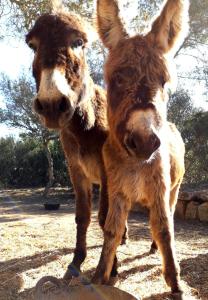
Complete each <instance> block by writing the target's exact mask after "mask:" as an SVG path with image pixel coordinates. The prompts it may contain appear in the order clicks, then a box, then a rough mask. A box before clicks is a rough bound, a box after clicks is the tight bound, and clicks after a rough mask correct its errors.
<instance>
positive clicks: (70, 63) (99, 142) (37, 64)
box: [26, 12, 108, 279]
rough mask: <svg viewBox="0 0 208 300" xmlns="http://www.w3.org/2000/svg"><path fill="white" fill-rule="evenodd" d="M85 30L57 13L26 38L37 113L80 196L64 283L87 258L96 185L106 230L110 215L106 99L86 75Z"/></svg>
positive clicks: (74, 18)
mask: <svg viewBox="0 0 208 300" xmlns="http://www.w3.org/2000/svg"><path fill="white" fill-rule="evenodd" d="M85 29H86V26H85V24H84V22H83V21H82V20H81V19H80V18H79V17H77V16H76V15H72V14H69V13H66V12H58V13H55V12H54V13H53V14H44V15H42V16H41V17H39V18H38V19H37V21H36V22H35V25H34V27H33V28H32V29H31V31H30V32H29V33H28V34H27V36H26V42H27V43H28V45H29V46H30V47H31V48H33V49H34V61H33V75H34V77H35V80H36V85H37V97H36V98H35V100H34V109H35V111H36V112H37V113H38V114H39V116H40V119H41V121H42V122H43V124H44V125H45V126H46V127H48V128H52V129H57V130H59V132H60V139H61V143H62V146H63V149H64V152H65V157H66V159H67V162H68V169H69V173H70V178H71V181H72V184H73V187H74V190H75V194H76V223H77V242H76V248H75V252H74V258H73V261H72V263H71V264H70V265H69V268H68V271H67V272H66V274H65V279H70V278H71V277H72V276H73V275H78V273H79V271H80V266H81V264H82V262H83V261H84V259H85V257H86V232H87V228H88V226H89V223H90V215H91V189H92V183H97V184H100V186H101V200H100V211H99V223H100V225H101V226H102V227H103V226H104V222H105V218H106V214H107V210H108V199H107V190H106V176H105V171H104V163H103V158H102V147H103V144H104V142H105V140H106V137H107V132H108V125H107V116H106V94H105V92H104V91H103V90H102V89H101V88H100V87H99V86H97V85H95V84H94V83H93V81H92V79H91V77H90V75H89V72H88V67H87V63H86V59H85V46H86V43H87V34H86V32H85Z"/></svg>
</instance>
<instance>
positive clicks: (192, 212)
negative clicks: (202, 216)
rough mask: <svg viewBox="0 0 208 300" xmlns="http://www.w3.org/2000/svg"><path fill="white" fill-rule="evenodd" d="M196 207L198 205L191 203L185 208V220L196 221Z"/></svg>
mask: <svg viewBox="0 0 208 300" xmlns="http://www.w3.org/2000/svg"><path fill="white" fill-rule="evenodd" d="M198 206H199V203H197V202H195V201H191V202H190V203H189V204H188V205H187V208H186V214H185V217H186V219H191V220H196V219H197V218H198Z"/></svg>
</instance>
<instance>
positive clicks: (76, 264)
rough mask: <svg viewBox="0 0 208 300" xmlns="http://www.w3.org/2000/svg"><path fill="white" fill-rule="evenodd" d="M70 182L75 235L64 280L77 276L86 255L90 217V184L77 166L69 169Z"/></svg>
mask: <svg viewBox="0 0 208 300" xmlns="http://www.w3.org/2000/svg"><path fill="white" fill-rule="evenodd" d="M70 174H71V180H72V182H73V186H74V190H75V194H76V217H75V221H76V224H77V235H76V247H75V250H74V258H73V260H72V263H71V264H70V265H69V266H68V270H67V272H66V273H65V275H64V279H66V280H70V279H71V278H72V277H73V276H79V274H80V267H81V264H82V263H83V261H84V260H85V257H86V255H87V248H86V234H87V228H88V226H89V224H90V216H91V183H90V181H89V180H88V178H86V176H85V174H84V173H83V172H82V169H79V168H78V167H77V166H76V168H75V169H70Z"/></svg>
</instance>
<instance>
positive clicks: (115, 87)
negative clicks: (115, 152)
mask: <svg viewBox="0 0 208 300" xmlns="http://www.w3.org/2000/svg"><path fill="white" fill-rule="evenodd" d="M187 16H188V0H168V1H166V3H165V5H164V7H163V9H162V12H161V14H160V15H159V16H158V17H157V19H156V20H155V21H154V23H153V25H152V29H151V31H150V32H149V33H147V34H146V35H136V36H134V37H129V35H128V34H127V32H126V30H125V27H124V24H123V23H122V20H121V18H120V17H119V7H118V2H117V1H116V0H98V1H97V21H98V31H99V35H100V37H101V39H102V41H103V43H104V45H105V46H106V47H107V48H108V49H109V56H108V59H107V62H106V65H105V79H106V82H107V86H108V118H109V125H110V129H111V134H112V136H113V137H114V139H115V140H116V141H117V142H118V143H119V145H120V146H121V147H122V149H125V150H126V151H127V153H128V154H129V155H134V156H136V157H138V158H141V159H145V160H146V159H149V158H150V157H151V155H152V154H153V153H154V152H155V151H156V150H157V149H158V148H159V147H160V145H161V142H162V133H161V132H162V130H161V129H162V127H163V124H164V121H165V120H166V106H167V96H168V95H167V89H166V86H167V85H166V83H168V82H169V81H170V72H169V68H168V57H169V56H170V54H172V55H174V54H175V53H176V51H177V49H178V47H179V46H180V44H181V42H182V41H183V39H184V37H185V33H186V32H187V30H186V29H187V27H188V26H187V24H188V17H187ZM167 54H169V56H168V55H167Z"/></svg>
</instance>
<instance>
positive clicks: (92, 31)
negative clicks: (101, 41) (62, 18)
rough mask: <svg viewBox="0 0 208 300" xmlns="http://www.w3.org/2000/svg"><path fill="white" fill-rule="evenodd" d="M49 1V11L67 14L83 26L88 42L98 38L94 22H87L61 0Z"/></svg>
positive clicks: (55, 13)
mask: <svg viewBox="0 0 208 300" xmlns="http://www.w3.org/2000/svg"><path fill="white" fill-rule="evenodd" d="M50 3H51V12H52V14H54V15H69V16H70V17H71V19H75V20H77V21H78V23H79V24H80V25H81V27H82V28H83V31H84V32H85V33H86V35H87V40H88V42H89V43H93V42H94V41H96V40H98V34H97V30H96V28H95V26H94V24H92V25H91V24H89V22H88V21H87V20H86V19H85V18H83V17H81V16H80V15H78V14H77V13H76V12H73V11H70V12H69V10H68V8H67V7H66V6H65V5H64V3H63V1H62V0H50Z"/></svg>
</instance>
